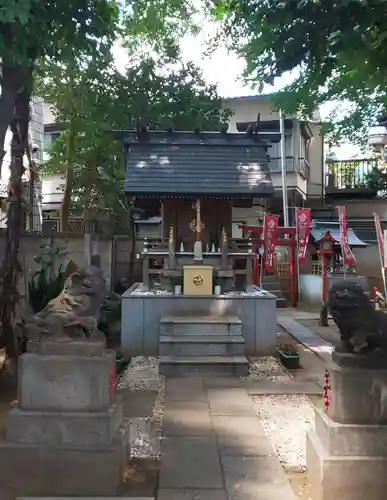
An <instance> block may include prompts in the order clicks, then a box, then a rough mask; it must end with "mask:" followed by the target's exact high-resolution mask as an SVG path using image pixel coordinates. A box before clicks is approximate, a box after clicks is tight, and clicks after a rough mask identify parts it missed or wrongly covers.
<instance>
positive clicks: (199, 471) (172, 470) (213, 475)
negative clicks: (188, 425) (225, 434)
mask: <svg viewBox="0 0 387 500" xmlns="http://www.w3.org/2000/svg"><path fill="white" fill-rule="evenodd" d="M159 488H160V489H184V488H198V489H201V488H202V489H206V488H214V489H222V488H223V475H222V470H221V467H220V461H219V455H218V449H217V443H216V439H215V438H210V437H194V438H193V437H188V438H187V437H183V438H181V437H171V438H165V439H163V440H162V443H161V465H160V479H159Z"/></svg>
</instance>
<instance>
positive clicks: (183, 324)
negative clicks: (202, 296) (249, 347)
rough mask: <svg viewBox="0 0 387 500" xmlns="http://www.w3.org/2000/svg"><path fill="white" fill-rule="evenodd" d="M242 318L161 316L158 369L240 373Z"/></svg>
mask: <svg viewBox="0 0 387 500" xmlns="http://www.w3.org/2000/svg"><path fill="white" fill-rule="evenodd" d="M244 353H245V339H244V338H243V336H242V321H241V320H240V319H239V318H238V317H237V316H205V315H201V314H200V313H199V314H196V315H194V316H193V315H192V316H164V317H162V318H161V320H160V343H159V354H160V364H159V370H160V374H161V375H166V376H169V377H181V376H192V375H221V376H223V375H226V376H230V375H231V376H243V375H247V374H248V369H249V366H248V361H247V359H246V357H245V356H244Z"/></svg>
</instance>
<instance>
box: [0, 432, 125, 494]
mask: <svg viewBox="0 0 387 500" xmlns="http://www.w3.org/2000/svg"><path fill="white" fill-rule="evenodd" d="M128 440H129V438H128V435H127V434H126V430H125V429H124V428H122V429H121V430H120V432H119V433H117V436H116V438H115V439H114V441H113V442H112V443H111V444H109V445H105V446H100V447H99V448H94V449H90V448H89V449H87V450H85V449H83V450H80V449H78V450H76V449H71V448H70V449H66V448H61V447H52V446H41V445H22V444H15V443H9V442H5V441H3V442H0V498H1V500H14V499H15V498H18V497H23V498H24V497H66V496H69V497H82V496H84V497H87V498H89V497H105V496H109V497H114V496H116V495H117V490H118V488H119V486H120V485H121V484H122V481H123V475H124V467H125V463H126V456H127V453H128V450H127V447H126V443H127V442H128Z"/></svg>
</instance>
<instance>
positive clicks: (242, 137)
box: [124, 132, 279, 198]
mask: <svg viewBox="0 0 387 500" xmlns="http://www.w3.org/2000/svg"><path fill="white" fill-rule="evenodd" d="M278 140H279V136H278V134H274V135H273V134H267V133H259V134H258V135H253V136H249V135H247V134H241V133H234V134H228V133H227V134H221V133H218V132H203V133H194V132H171V133H168V132H148V134H147V135H145V136H142V137H141V139H140V140H139V138H138V136H137V133H135V132H130V133H128V134H126V135H125V141H124V142H125V144H126V146H127V148H128V156H127V162H126V174H125V192H126V194H127V195H129V196H159V197H173V196H187V197H230V198H247V197H258V198H263V197H268V196H271V195H272V194H273V193H274V188H273V184H272V182H271V177H270V173H269V167H268V157H267V149H268V147H269V146H270V144H271V142H278Z"/></svg>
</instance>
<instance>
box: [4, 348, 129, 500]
mask: <svg viewBox="0 0 387 500" xmlns="http://www.w3.org/2000/svg"><path fill="white" fill-rule="evenodd" d="M115 363H116V358H115V353H114V352H113V351H106V350H105V343H104V342H68V343H50V342H44V343H36V344H29V345H28V352H27V353H26V354H24V355H23V356H22V357H21V359H20V365H19V397H18V404H17V406H15V407H14V408H13V409H12V410H11V411H10V412H9V414H8V420H7V426H6V437H5V441H3V442H0V498H1V499H3V498H4V499H7V500H8V498H10V499H12V498H14V497H16V496H42V497H43V496H114V495H115V494H116V493H117V489H118V487H119V485H120V484H121V482H122V479H123V473H124V468H125V464H126V458H127V456H128V452H129V450H128V443H129V439H128V436H127V429H126V428H125V426H124V425H123V420H122V411H121V405H120V403H119V401H118V400H117V399H116V395H115V369H116V366H115ZM12 495H13V496H12Z"/></svg>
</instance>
